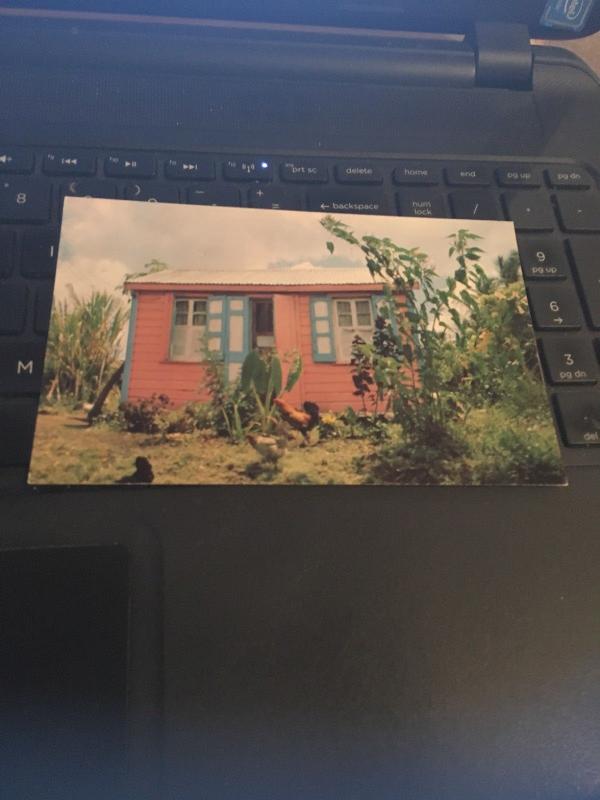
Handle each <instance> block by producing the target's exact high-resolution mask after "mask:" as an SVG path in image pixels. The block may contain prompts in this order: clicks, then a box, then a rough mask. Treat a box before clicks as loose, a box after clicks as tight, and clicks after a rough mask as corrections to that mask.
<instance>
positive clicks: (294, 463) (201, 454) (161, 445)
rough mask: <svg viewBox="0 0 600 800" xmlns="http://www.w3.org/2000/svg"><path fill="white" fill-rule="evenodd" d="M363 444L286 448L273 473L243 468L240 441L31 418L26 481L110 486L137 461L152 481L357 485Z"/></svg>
mask: <svg viewBox="0 0 600 800" xmlns="http://www.w3.org/2000/svg"><path fill="white" fill-rule="evenodd" d="M372 447H373V445H372V444H371V443H370V442H368V441H366V440H356V441H354V440H347V439H345V440H343V441H342V440H339V439H330V440H327V441H321V442H319V443H318V444H316V445H314V446H311V447H299V446H297V445H291V446H290V447H289V448H288V450H287V452H286V454H285V455H284V457H283V458H282V459H281V461H280V468H279V469H278V470H275V471H272V472H269V471H268V470H267V471H264V470H262V469H261V468H260V467H258V469H256V470H253V469H252V466H251V467H250V473H251V474H253V473H258V474H257V475H256V477H251V475H249V474H248V473H247V472H246V468H247V467H248V465H254V464H257V463H258V462H260V457H259V456H258V454H257V453H256V451H255V450H254V449H253V448H252V447H251V446H250V445H249V444H247V443H243V444H239V445H235V444H231V443H230V442H228V441H227V440H225V439H223V438H218V437H214V436H212V435H205V434H203V433H202V432H200V433H198V434H173V435H169V436H168V437H167V438H166V440H161V438H160V437H159V436H149V435H147V434H139V433H124V432H121V431H117V430H112V429H111V428H109V427H106V426H101V425H99V426H94V427H89V426H88V425H87V424H86V422H85V420H84V419H83V418H82V417H81V415H78V414H77V413H76V412H74V413H73V414H66V413H58V414H54V413H47V414H40V416H39V417H38V423H37V429H36V435H35V444H34V451H33V457H32V461H31V470H30V475H29V483H31V484H59V485H69V484H99V485H102V484H112V483H114V482H115V480H117V479H119V478H121V477H123V476H125V475H130V474H132V473H133V471H134V461H135V459H136V457H137V456H145V457H146V458H147V459H148V460H149V461H150V463H151V464H152V469H153V472H154V483H155V484H246V485H252V484H257V483H284V484H357V483H361V482H362V479H361V476H360V475H359V474H357V470H356V467H355V465H354V460H355V459H356V458H357V457H358V456H361V455H365V454H367V453H369V452H370V451H371V449H372Z"/></svg>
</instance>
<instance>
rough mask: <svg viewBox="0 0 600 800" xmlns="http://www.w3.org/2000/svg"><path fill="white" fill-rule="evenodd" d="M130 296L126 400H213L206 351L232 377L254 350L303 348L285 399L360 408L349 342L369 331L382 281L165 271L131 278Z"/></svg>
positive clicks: (333, 275)
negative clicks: (206, 385)
mask: <svg viewBox="0 0 600 800" xmlns="http://www.w3.org/2000/svg"><path fill="white" fill-rule="evenodd" d="M126 289H127V290H128V291H129V292H130V293H131V296H132V308H131V317H130V327H129V334H128V342H127V351H126V362H125V372H124V377H123V399H124V400H139V399H141V398H145V397H150V396H151V395H152V394H155V393H156V394H166V395H168V396H169V398H170V399H171V401H172V402H173V403H174V404H175V405H181V404H183V403H186V402H189V401H192V400H201V401H203V400H207V399H208V395H207V392H206V389H205V388H204V387H203V383H204V379H203V365H202V359H203V355H202V354H203V348H206V347H207V346H208V348H209V349H210V350H213V351H215V352H218V353H220V354H221V356H222V358H223V361H224V364H225V368H226V374H227V376H228V378H229V379H230V380H235V379H236V378H237V377H238V375H239V372H240V369H241V364H242V362H243V360H244V358H245V357H246V355H247V354H248V353H249V352H250V350H252V349H254V348H259V349H265V350H266V349H268V348H275V349H276V350H277V352H278V353H279V354H280V356H282V357H283V356H284V355H285V354H286V353H291V352H293V351H298V352H300V354H301V355H302V361H303V365H304V368H303V371H302V376H301V378H300V380H299V382H298V384H297V385H296V387H295V388H294V390H293V391H292V393H291V394H290V395H289V396H288V397H287V398H286V399H287V400H288V401H289V402H292V403H294V404H296V405H301V404H302V403H303V402H304V401H306V400H310V401H312V402H314V403H317V404H318V405H319V407H320V408H321V411H326V410H331V411H341V410H343V409H344V408H347V407H348V406H353V407H354V408H356V409H359V408H360V405H361V404H360V400H359V398H357V397H354V396H353V390H354V386H353V383H352V377H351V371H350V357H351V347H352V340H353V338H354V337H355V336H356V335H357V334H358V335H360V336H361V337H362V338H363V339H365V340H367V341H369V340H370V339H371V337H372V334H373V330H374V325H375V318H376V315H377V304H378V302H381V299H382V292H383V284H382V283H375V282H374V281H373V280H371V279H370V277H369V274H368V272H367V270H366V269H365V268H359V269H342V268H339V269H324V268H319V267H313V268H307V269H295V268H294V269H277V270H275V269H270V270H251V271H246V272H244V273H242V272H240V271H239V270H238V271H231V272H227V273H226V272H215V271H210V270H168V271H164V272H157V273H155V274H152V275H147V276H143V277H140V278H137V279H135V280H130V281H128V282H127V283H126Z"/></svg>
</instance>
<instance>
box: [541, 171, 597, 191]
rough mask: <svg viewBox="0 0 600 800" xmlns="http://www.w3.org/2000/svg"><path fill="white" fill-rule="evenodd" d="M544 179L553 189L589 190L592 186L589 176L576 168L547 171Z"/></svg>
mask: <svg viewBox="0 0 600 800" xmlns="http://www.w3.org/2000/svg"><path fill="white" fill-rule="evenodd" d="M546 177H547V179H548V183H549V184H550V186H552V188H553V189H589V188H590V187H591V186H592V185H593V181H592V178H591V176H590V174H589V173H588V172H586V171H585V170H584V169H579V168H578V167H556V168H554V169H547V170H546Z"/></svg>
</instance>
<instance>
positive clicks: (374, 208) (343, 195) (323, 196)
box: [308, 188, 387, 214]
mask: <svg viewBox="0 0 600 800" xmlns="http://www.w3.org/2000/svg"><path fill="white" fill-rule="evenodd" d="M308 207H309V209H310V210H311V211H323V212H324V213H326V214H338V213H342V214H385V213H387V202H386V200H385V198H384V197H382V196H381V195H380V194H376V195H370V194H369V193H368V192H362V191H360V190H358V189H342V188H339V189H322V190H314V191H312V192H309V194H308Z"/></svg>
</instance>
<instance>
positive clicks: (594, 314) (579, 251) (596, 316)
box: [569, 239, 600, 328]
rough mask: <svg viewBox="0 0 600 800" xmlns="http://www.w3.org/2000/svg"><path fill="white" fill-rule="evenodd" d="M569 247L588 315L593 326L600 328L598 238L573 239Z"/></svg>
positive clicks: (599, 254)
mask: <svg viewBox="0 0 600 800" xmlns="http://www.w3.org/2000/svg"><path fill="white" fill-rule="evenodd" d="M569 249H570V251H571V260H572V263H573V267H574V268H575V274H576V275H577V279H578V282H579V285H580V287H581V294H582V299H583V305H584V308H585V312H586V316H587V318H588V320H589V323H590V325H591V326H592V328H600V246H599V244H598V241H597V240H596V239H571V241H570V242H569Z"/></svg>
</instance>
